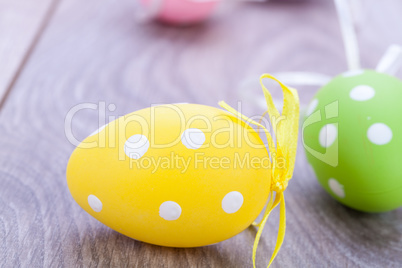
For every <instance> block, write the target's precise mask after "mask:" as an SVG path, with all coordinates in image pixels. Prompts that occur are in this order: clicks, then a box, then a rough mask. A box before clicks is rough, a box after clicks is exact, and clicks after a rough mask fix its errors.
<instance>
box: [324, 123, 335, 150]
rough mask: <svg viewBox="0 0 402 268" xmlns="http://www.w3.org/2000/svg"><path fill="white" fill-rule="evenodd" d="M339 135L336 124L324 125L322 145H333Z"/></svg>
mask: <svg viewBox="0 0 402 268" xmlns="http://www.w3.org/2000/svg"><path fill="white" fill-rule="evenodd" d="M337 136H338V130H337V128H336V126H335V125H334V124H328V125H325V126H323V127H322V129H321V130H320V135H319V139H320V144H321V146H322V147H325V148H327V147H329V146H331V145H332V144H333V143H334V142H335V140H336V138H337Z"/></svg>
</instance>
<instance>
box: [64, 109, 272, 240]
mask: <svg viewBox="0 0 402 268" xmlns="http://www.w3.org/2000/svg"><path fill="white" fill-rule="evenodd" d="M270 174H271V173H270V168H269V157H268V152H267V149H266V147H265V146H264V143H263V142H262V140H261V139H260V137H259V135H258V133H257V132H256V131H255V130H254V129H253V128H252V127H250V126H249V125H248V124H246V123H245V122H244V121H241V120H240V119H238V118H237V117H235V116H233V115H231V114H230V113H227V112H225V111H223V110H221V109H217V108H213V107H209V106H203V105H196V104H177V105H161V106H155V107H151V108H147V109H143V110H140V111H137V112H133V113H131V114H128V115H126V116H124V117H121V118H119V119H117V120H115V121H113V122H111V123H109V124H108V125H107V126H106V127H104V128H102V129H100V131H99V132H98V133H95V134H92V135H91V136H90V137H88V138H87V139H85V140H84V141H83V142H82V144H81V145H80V146H78V147H77V148H76V149H75V151H74V152H73V154H72V155H71V158H70V160H69V163H68V167H67V182H68V187H69V189H70V191H71V194H72V196H73V197H74V199H75V200H76V202H77V203H78V204H79V205H80V206H81V207H82V208H83V209H84V210H85V211H87V212H88V213H89V214H91V215H92V216H93V217H95V218H96V219H98V220H99V221H100V222H102V223H104V224H105V225H107V226H109V227H110V228H112V229H114V230H116V231H118V232H120V233H122V234H124V235H127V236H129V237H131V238H134V239H136V240H140V241H144V242H148V243H152V244H156V245H162V246H171V247H196V246H204V245H208V244H213V243H217V242H220V241H222V240H225V239H228V238H230V237H232V236H234V235H236V234H238V233H239V232H241V231H243V230H244V229H245V228H247V227H248V226H249V225H250V224H251V223H252V222H253V221H254V220H255V219H256V218H257V216H258V215H259V213H260V212H261V210H262V209H263V207H264V205H265V203H266V202H267V199H268V195H269V192H270V190H271V189H270V187H271V175H270Z"/></svg>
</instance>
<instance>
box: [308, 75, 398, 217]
mask: <svg viewBox="0 0 402 268" xmlns="http://www.w3.org/2000/svg"><path fill="white" fill-rule="evenodd" d="M401 102H402V82H401V81H400V80H399V79H397V78H395V77H392V76H390V75H387V74H382V73H378V72H375V71H370V70H364V71H363V70H355V71H350V72H346V73H344V74H342V75H340V76H337V77H336V78H334V79H333V80H332V81H331V82H330V83H328V84H327V85H325V86H324V87H323V88H322V89H321V90H320V91H318V93H317V94H316V95H315V96H314V99H313V101H312V102H311V103H310V106H309V108H308V110H307V113H306V115H307V117H306V118H308V115H309V114H311V113H313V112H316V111H319V112H320V115H321V120H319V121H317V122H312V123H311V118H310V120H306V121H305V125H304V126H303V139H304V143H305V148H306V154H307V159H308V161H309V163H310V164H311V165H312V166H313V169H314V170H315V171H316V175H317V179H318V181H319V182H320V184H321V185H322V186H323V187H324V188H325V189H326V190H327V191H328V192H329V193H331V195H332V196H333V197H335V198H336V199H337V200H338V201H340V202H341V203H343V204H345V205H347V206H350V207H352V208H355V209H358V210H362V211H369V212H381V211H388V210H391V209H395V208H398V207H400V206H402V194H401V192H400V189H402V180H401V179H400V174H402V165H401V152H402V151H401V148H402V105H401ZM334 107H335V109H334ZM306 123H308V124H309V125H306Z"/></svg>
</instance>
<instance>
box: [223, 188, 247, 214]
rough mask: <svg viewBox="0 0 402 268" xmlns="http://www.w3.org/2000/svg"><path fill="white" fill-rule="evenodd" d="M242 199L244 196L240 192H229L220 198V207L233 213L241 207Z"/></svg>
mask: <svg viewBox="0 0 402 268" xmlns="http://www.w3.org/2000/svg"><path fill="white" fill-rule="evenodd" d="M243 201H244V198H243V195H242V194H241V193H240V192H237V191H233V192H230V193H228V194H227V195H225V197H224V198H223V199H222V209H223V211H225V212H226V213H229V214H231V213H235V212H237V211H238V210H239V209H240V208H241V207H242V205H243Z"/></svg>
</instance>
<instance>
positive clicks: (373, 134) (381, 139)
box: [367, 123, 392, 145]
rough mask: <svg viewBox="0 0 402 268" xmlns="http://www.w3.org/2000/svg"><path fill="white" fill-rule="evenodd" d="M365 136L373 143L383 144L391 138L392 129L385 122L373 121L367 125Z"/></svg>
mask: <svg viewBox="0 0 402 268" xmlns="http://www.w3.org/2000/svg"><path fill="white" fill-rule="evenodd" d="M367 138H368V139H369V141H371V142H372V143H374V144H377V145H384V144H387V143H389V142H390V141H391V140H392V130H391V128H390V127H389V126H387V125H386V124H383V123H375V124H373V125H371V126H370V127H369V129H368V131H367Z"/></svg>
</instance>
